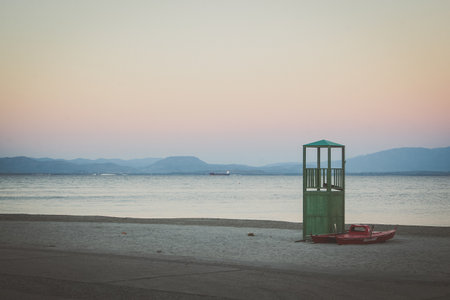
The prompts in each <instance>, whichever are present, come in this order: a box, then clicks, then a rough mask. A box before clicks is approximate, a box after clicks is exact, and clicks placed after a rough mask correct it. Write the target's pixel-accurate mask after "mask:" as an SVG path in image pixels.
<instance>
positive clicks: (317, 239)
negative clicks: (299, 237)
mask: <svg viewBox="0 0 450 300" xmlns="http://www.w3.org/2000/svg"><path fill="white" fill-rule="evenodd" d="M311 239H312V241H313V243H336V234H334V233H332V234H313V235H311Z"/></svg>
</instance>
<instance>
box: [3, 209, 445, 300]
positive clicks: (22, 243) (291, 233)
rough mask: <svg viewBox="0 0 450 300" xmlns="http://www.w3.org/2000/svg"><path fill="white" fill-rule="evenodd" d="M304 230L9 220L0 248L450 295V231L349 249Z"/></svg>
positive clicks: (403, 231) (215, 222)
mask: <svg viewBox="0 0 450 300" xmlns="http://www.w3.org/2000/svg"><path fill="white" fill-rule="evenodd" d="M301 227H302V226H301V224H300V223H289V222H277V221H256V220H223V219H132V218H111V217H96V216H39V215H5V214H4V215H0V245H1V246H2V247H6V248H11V249H14V248H19V249H27V248H29V249H46V250H52V251H72V252H77V253H96V254H105V255H123V256H127V257H140V258H146V257H147V258H155V257H157V258H161V259H165V260H173V261H179V262H180V261H181V262H204V263H213V264H217V265H222V266H225V265H226V266H233V265H234V266H249V267H257V268H267V270H279V272H301V273H303V274H315V275H314V276H315V277H314V276H313V277H311V278H321V276H336V278H338V277H341V276H348V277H349V278H352V277H353V278H370V280H375V279H376V278H380V280H381V278H382V280H392V281H398V280H403V281H405V280H407V281H417V282H422V283H423V282H429V283H430V284H436V288H437V289H442V287H444V289H443V290H442V291H441V293H440V294H438V295H446V296H448V295H449V294H448V293H450V290H449V288H448V286H450V227H426V226H399V227H398V231H397V235H396V236H395V238H394V239H392V240H390V241H388V242H386V243H383V244H374V245H346V246H338V245H336V244H312V243H309V242H296V241H298V240H300V239H301V237H302V231H301ZM390 227H391V226H390V225H377V226H376V227H375V228H376V229H378V230H382V229H385V228H390ZM249 233H252V234H253V235H254V236H249ZM374 278H375V279H374ZM375 281H376V280H375ZM445 287H447V288H445ZM444 298H445V297H444Z"/></svg>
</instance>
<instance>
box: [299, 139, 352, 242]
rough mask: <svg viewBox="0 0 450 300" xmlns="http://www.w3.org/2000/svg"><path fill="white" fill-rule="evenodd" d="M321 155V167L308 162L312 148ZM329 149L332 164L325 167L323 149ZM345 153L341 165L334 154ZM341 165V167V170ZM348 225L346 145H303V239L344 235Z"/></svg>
mask: <svg viewBox="0 0 450 300" xmlns="http://www.w3.org/2000/svg"><path fill="white" fill-rule="evenodd" d="M311 148H312V149H315V150H316V152H317V165H316V167H315V168H311V167H310V166H311V165H312V164H311V163H308V162H307V159H306V158H307V157H306V156H307V155H306V152H307V150H308V149H311ZM324 148H325V149H328V152H327V154H328V159H327V161H328V163H327V167H326V168H322V167H321V165H320V163H321V158H320V153H321V149H324ZM336 149H340V150H341V154H342V158H341V163H339V160H338V161H333V165H334V167H333V168H332V161H331V156H332V155H331V152H332V151H333V152H339V150H336ZM339 166H340V167H339ZM344 226H345V146H344V145H341V144H337V143H334V142H330V141H327V140H320V141H317V142H314V143H310V144H306V145H303V239H307V238H309V237H310V235H311V234H326V233H335V232H343V231H344V229H345V228H344Z"/></svg>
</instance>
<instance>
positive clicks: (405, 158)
mask: <svg viewBox="0 0 450 300" xmlns="http://www.w3.org/2000/svg"><path fill="white" fill-rule="evenodd" d="M226 171H230V172H231V174H241V175H300V174H301V172H302V164H301V163H300V162H291V163H278V164H270V165H266V166H262V167H252V166H247V165H239V164H208V163H206V162H204V161H202V160H200V159H199V158H197V157H194V156H172V157H167V158H144V159H132V160H122V159H96V160H90V159H82V158H79V159H74V160H62V159H51V158H29V157H24V156H20V157H5V158H0V173H1V174H105V173H107V174H209V173H210V172H226ZM346 172H347V173H350V174H371V173H373V174H379V173H384V174H397V173H398V174H443V175H450V147H446V148H435V149H426V148H396V149H391V150H385V151H380V152H376V153H372V154H368V155H361V156H357V157H354V158H349V159H347V162H346Z"/></svg>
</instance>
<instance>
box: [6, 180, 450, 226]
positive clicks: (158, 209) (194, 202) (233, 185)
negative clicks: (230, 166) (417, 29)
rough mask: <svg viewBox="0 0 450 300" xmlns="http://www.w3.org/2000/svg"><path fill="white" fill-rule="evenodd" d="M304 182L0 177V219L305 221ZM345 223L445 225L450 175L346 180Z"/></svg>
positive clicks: (448, 220)
mask: <svg viewBox="0 0 450 300" xmlns="http://www.w3.org/2000/svg"><path fill="white" fill-rule="evenodd" d="M302 182H303V181H302V177H301V176H244V175H242V176H241V175H230V176H209V175H197V176H191V175H180V176H176V175H169V176H159V175H158V176H156V175H107V174H105V175H0V213H1V214H51V215H95V216H114V217H135V218H228V219H253V220H278V221H289V222H302V220H303V216H302ZM345 221H346V223H366V224H399V225H427V226H450V176H349V175H347V176H346V190H345Z"/></svg>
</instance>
